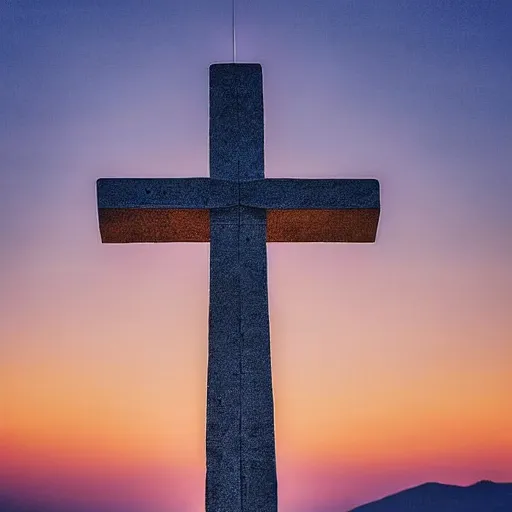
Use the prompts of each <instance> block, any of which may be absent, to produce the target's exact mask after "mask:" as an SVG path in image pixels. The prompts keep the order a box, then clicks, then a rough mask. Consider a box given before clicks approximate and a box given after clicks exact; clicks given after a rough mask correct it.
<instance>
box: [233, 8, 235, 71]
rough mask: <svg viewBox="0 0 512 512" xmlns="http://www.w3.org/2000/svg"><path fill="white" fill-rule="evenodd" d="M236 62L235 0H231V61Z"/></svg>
mask: <svg viewBox="0 0 512 512" xmlns="http://www.w3.org/2000/svg"><path fill="white" fill-rule="evenodd" d="M235 62H236V32H235V0H233V63H235Z"/></svg>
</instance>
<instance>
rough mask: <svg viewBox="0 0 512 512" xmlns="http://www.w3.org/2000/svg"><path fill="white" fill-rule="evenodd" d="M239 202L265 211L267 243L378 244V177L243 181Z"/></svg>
mask: <svg viewBox="0 0 512 512" xmlns="http://www.w3.org/2000/svg"><path fill="white" fill-rule="evenodd" d="M240 202H241V204H243V205H245V206H249V207H253V208H265V209H266V211H267V241H268V242H352V243H365V242H375V239H376V236H377V226H378V223H379V216H380V186H379V182H378V181H377V180H374V179H325V180H322V179H320V180H318V179H273V178H272V179H266V180H255V181H250V182H245V183H242V184H241V186H240Z"/></svg>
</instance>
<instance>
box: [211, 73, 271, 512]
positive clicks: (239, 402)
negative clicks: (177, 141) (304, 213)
mask: <svg viewBox="0 0 512 512" xmlns="http://www.w3.org/2000/svg"><path fill="white" fill-rule="evenodd" d="M263 145H264V134H263V84H262V71H261V66H260V65H259V64H237V65H234V64H217V65H212V66H211V67H210V176H211V178H217V179H223V180H228V181H232V182H236V183H237V185H238V186H237V191H238V194H240V183H241V182H245V181H250V180H258V179H263V178H264V147H263ZM266 240H267V235H266V211H265V210H264V209H262V208H253V207H244V206H241V205H240V204H239V205H237V206H232V207H227V208H218V209H215V210H211V211H210V310H209V333H208V337H209V339H208V386H207V412H206V466H207V469H206V510H207V512H240V511H243V512H276V511H277V477H276V460H275V439H274V404H273V393H272V375H271V361H270V327H269V314H268V290H267V254H266Z"/></svg>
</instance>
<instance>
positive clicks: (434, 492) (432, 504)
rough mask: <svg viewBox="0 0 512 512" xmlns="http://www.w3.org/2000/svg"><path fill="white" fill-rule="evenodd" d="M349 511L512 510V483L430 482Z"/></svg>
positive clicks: (467, 511)
mask: <svg viewBox="0 0 512 512" xmlns="http://www.w3.org/2000/svg"><path fill="white" fill-rule="evenodd" d="M349 512H512V483H495V482H491V481H489V480H482V481H481V482H477V483H476V484H473V485H470V486H467V487H462V486H458V485H446V484H440V483H433V482H432V483H426V484H423V485H419V486H417V487H412V488H411V489H406V490H405V491H401V492H398V493H396V494H392V495H390V496H386V497H385V498H382V499H380V500H377V501H374V502H372V503H367V504H366V505H362V506H360V507H357V508H354V509H352V510H350V511H349Z"/></svg>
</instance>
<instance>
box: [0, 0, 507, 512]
mask: <svg viewBox="0 0 512 512" xmlns="http://www.w3.org/2000/svg"><path fill="white" fill-rule="evenodd" d="M237 3H238V5H237V53H238V61H240V62H259V63H261V64H262V66H263V76H264V101H265V119H266V128H265V129H266V132H265V136H266V146H265V148H266V149H265V151H266V154H265V160H266V176H267V177H273V178H277V177H298V178H378V179H379V180H380V182H381V193H382V196H381V201H382V212H381V222H380V225H379V231H378V235H377V242H376V243H375V244H371V245H368V244H361V245H357V244H353V245H350V244H269V246H268V260H269V300H270V322H271V336H272V356H273V375H274V392H275V405H276V440H277V464H278V479H279V502H280V512H344V511H346V510H347V509H348V508H350V507H353V506H356V505H358V504H362V503H364V502H367V501H371V500H373V499H376V498H378V497H381V496H383V495H385V494H389V493H392V492H396V491H398V490H400V489H403V488H405V487H409V486H413V485H418V484H420V483H423V482H425V481H432V480H435V481H441V482H446V483H456V484H469V483H472V482H474V481H476V480H481V479H492V480H496V481H512V407H510V403H511V396H512V315H511V314H510V311H511V305H512V271H511V264H512V229H511V226H510V225H511V222H512V200H511V194H512V167H511V160H512V122H511V119H512V66H511V64H510V63H511V62H512V3H511V2H510V1H509V0H494V1H492V2H484V1H476V0H475V1H470V0H453V1H448V0H446V1H441V0H418V1H405V0H403V1H402V0H353V1H348V0H317V1H308V0H293V1H292V0H259V1H252V0H237ZM231 44H232V43H231V1H230V0H215V1H211V0H179V1H174V0H165V1H164V0H161V1H160V0H155V1H147V2H146V1H142V0H140V1H135V0H106V1H104V2H99V1H95V0H67V1H65V0H45V1H44V2H43V1H37V0H18V1H8V0H3V1H2V2H0V195H1V200H0V240H1V246H0V311H1V315H0V495H2V493H3V494H8V495H11V496H19V497H25V498H30V499H37V500H40V501H41V502H43V503H47V504H48V506H49V507H50V510H51V511H52V512H53V511H56V512H57V511H59V512H60V510H61V508H59V507H63V508H62V510H68V511H74V512H200V511H202V510H204V474H205V469H204V468H205V461H204V434H205V391H206V357H207V328H208V325H207V319H208V258H209V246H208V244H148V245H138V244H137V245H102V244H101V243H100V238H99V231H98V223H97V210H96V195H95V182H96V179H97V178H99V177H194V176H208V67H209V65H210V64H211V63H215V62H230V61H231V59H232V46H231ZM65 507H68V508H67V509H66V508H65Z"/></svg>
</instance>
